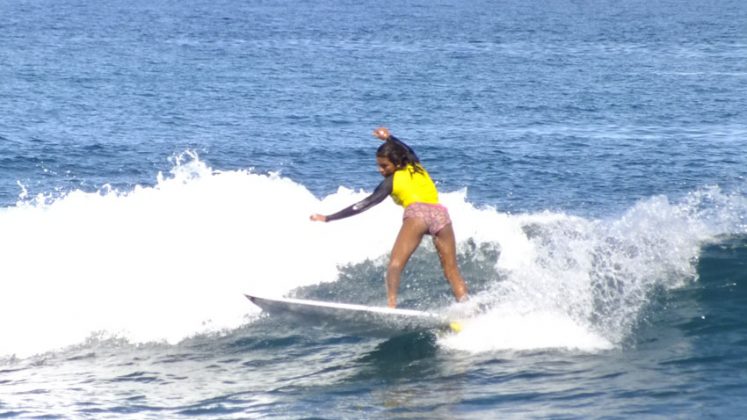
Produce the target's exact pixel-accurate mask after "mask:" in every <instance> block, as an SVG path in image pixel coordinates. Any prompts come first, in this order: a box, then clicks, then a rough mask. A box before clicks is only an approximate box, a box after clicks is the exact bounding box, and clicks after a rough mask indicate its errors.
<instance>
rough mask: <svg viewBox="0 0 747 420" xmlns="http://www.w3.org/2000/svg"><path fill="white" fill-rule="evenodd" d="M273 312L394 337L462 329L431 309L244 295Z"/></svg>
mask: <svg viewBox="0 0 747 420" xmlns="http://www.w3.org/2000/svg"><path fill="white" fill-rule="evenodd" d="M245 296H246V297H247V299H249V300H250V301H252V303H254V304H255V305H257V306H259V307H260V308H261V309H262V310H263V311H265V312H267V313H269V314H271V315H278V316H284V317H287V318H291V319H292V320H293V321H294V322H300V323H303V325H308V326H311V327H314V328H321V329H328V330H334V331H336V332H340V333H343V334H347V335H353V336H363V337H395V336H397V335H403V334H408V333H415V332H425V331H451V332H459V330H460V329H461V328H460V326H459V324H458V323H457V322H454V321H449V320H448V319H446V318H445V317H442V316H440V315H438V314H434V313H431V312H423V311H417V310H413V309H397V308H385V307H377V306H366V305H356V304H349V303H336V302H323V301H316V300H306V299H290V298H275V297H273V298H268V297H260V296H254V295H245Z"/></svg>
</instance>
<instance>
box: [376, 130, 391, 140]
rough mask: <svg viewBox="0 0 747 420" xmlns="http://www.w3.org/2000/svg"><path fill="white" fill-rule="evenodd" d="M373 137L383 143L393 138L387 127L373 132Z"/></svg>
mask: <svg viewBox="0 0 747 420" xmlns="http://www.w3.org/2000/svg"><path fill="white" fill-rule="evenodd" d="M373 135H374V136H375V137H378V138H379V140H381V141H387V140H388V139H389V137H391V134H390V133H389V129H388V128H386V127H379V128H377V129H376V130H374V131H373Z"/></svg>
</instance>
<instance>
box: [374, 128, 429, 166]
mask: <svg viewBox="0 0 747 420" xmlns="http://www.w3.org/2000/svg"><path fill="white" fill-rule="evenodd" d="M376 156H377V157H385V158H387V159H389V161H391V162H392V163H393V164H394V166H396V167H397V169H401V168H404V167H405V166H407V165H408V164H412V166H413V168H414V169H415V172H422V171H423V168H422V167H421V166H420V160H419V159H418V157H417V156H415V153H413V152H412V151H411V150H410V149H409V148H408V147H407V146H405V145H404V144H403V143H401V142H399V141H397V140H392V139H391V137H390V138H389V139H387V140H386V141H385V142H384V144H382V145H381V146H379V148H378V149H377V150H376Z"/></svg>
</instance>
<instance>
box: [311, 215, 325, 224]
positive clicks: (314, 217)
mask: <svg viewBox="0 0 747 420" xmlns="http://www.w3.org/2000/svg"><path fill="white" fill-rule="evenodd" d="M309 219H311V221H312V222H326V221H327V216H325V215H323V214H312V215H311V217H309Z"/></svg>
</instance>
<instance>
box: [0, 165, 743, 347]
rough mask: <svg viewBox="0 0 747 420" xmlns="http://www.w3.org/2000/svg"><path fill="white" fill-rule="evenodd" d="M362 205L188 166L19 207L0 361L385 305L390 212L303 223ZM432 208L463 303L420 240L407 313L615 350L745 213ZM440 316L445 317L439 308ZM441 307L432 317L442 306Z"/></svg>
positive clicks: (735, 202) (340, 196) (406, 293)
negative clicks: (295, 298) (450, 239)
mask: <svg viewBox="0 0 747 420" xmlns="http://www.w3.org/2000/svg"><path fill="white" fill-rule="evenodd" d="M367 194H368V192H366V191H353V190H350V189H346V188H343V187H340V188H339V189H338V191H336V192H335V193H333V194H330V195H328V196H326V197H324V198H322V199H318V198H316V197H315V196H314V195H313V194H312V193H311V192H309V190H308V189H307V188H306V187H305V186H304V185H301V184H299V183H297V182H293V181H291V180H290V179H288V178H285V177H283V176H281V175H279V174H273V173H269V174H261V173H255V172H253V171H251V170H235V171H219V170H214V169H212V168H210V167H208V166H207V165H206V164H205V163H204V162H202V161H201V160H200V159H199V158H198V157H197V156H196V155H195V154H194V153H184V154H182V155H181V156H180V157H178V158H177V159H176V160H175V163H174V166H173V168H172V169H171V170H170V172H169V173H168V174H165V175H163V174H159V175H158V177H157V180H156V182H155V184H154V186H152V187H151V186H148V187H135V188H134V189H131V190H128V191H121V190H117V189H115V188H111V187H106V188H103V189H101V190H99V191H98V192H83V191H78V190H75V191H71V192H69V193H67V194H64V195H62V196H55V197H52V196H45V195H43V194H42V195H38V196H35V197H22V198H21V201H19V202H18V204H16V205H15V206H13V207H7V208H3V209H1V210H0V231H2V232H4V235H3V236H2V238H1V239H0V254H2V255H3V256H5V258H4V263H3V264H2V269H1V270H2V278H3V279H5V280H4V281H3V282H2V283H0V318H2V319H13V320H16V321H15V322H12V323H3V324H2V331H0V336H2V337H3V340H2V341H1V342H0V354H1V355H18V356H24V355H30V354H35V353H39V352H45V351H50V350H54V349H58V348H63V347H66V346H70V345H74V344H77V343H81V342H84V341H85V340H86V339H88V338H90V337H91V336H96V337H118V338H124V339H126V340H128V341H129V342H131V343H147V342H168V343H177V342H179V341H181V340H183V339H185V338H188V337H192V336H195V335H197V334H204V333H208V332H225V331H231V330H234V329H236V328H239V327H241V326H242V325H245V324H246V323H247V322H253V320H254V319H255V318H256V315H257V314H258V310H257V309H256V308H254V307H253V306H252V305H250V304H248V302H247V301H246V299H245V298H244V297H243V295H242V293H244V292H254V293H259V294H264V295H287V294H295V295H299V296H305V297H312V298H320V299H328V300H337V301H346V302H351V303H365V304H372V305H381V304H383V303H384V288H383V277H384V270H385V265H386V261H387V255H388V252H389V249H390V247H391V244H392V243H393V241H394V238H395V236H396V234H397V229H398V226H399V218H400V217H401V209H400V208H399V207H397V206H395V205H394V204H393V203H391V202H390V201H386V202H385V203H383V204H382V205H379V206H377V207H376V208H374V209H372V210H370V211H368V212H366V213H365V214H363V215H360V216H357V217H354V218H350V219H346V220H342V221H338V222H334V223H329V224H322V223H312V222H310V221H309V220H308V216H309V211H310V209H311V210H312V211H318V212H322V213H325V212H332V211H335V210H338V209H339V208H342V207H344V206H346V205H349V204H350V203H352V202H355V201H357V200H359V199H361V198H363V197H365V196H366V195H367ZM442 201H443V202H444V203H445V204H446V205H447V206H448V207H449V209H450V212H451V214H452V218H453V220H454V224H455V229H456V233H457V239H458V242H459V243H458V247H459V262H460V265H461V267H462V271H463V274H464V276H465V278H466V279H467V281H468V282H469V285H470V287H471V289H472V299H471V301H470V302H469V303H468V304H466V305H458V306H457V305H451V306H449V303H450V302H451V297H450V295H449V290H448V287H447V284H446V282H445V281H444V280H443V276H442V274H441V272H440V266H439V263H438V257H437V255H436V253H435V249H434V247H433V245H432V244H431V243H430V241H428V240H426V241H424V242H423V245H422V246H421V248H420V249H419V250H418V252H416V254H415V255H414V256H413V259H412V260H411V261H410V264H409V265H408V268H407V270H406V272H405V277H404V278H403V284H402V286H401V287H402V291H401V300H400V304H401V306H403V307H408V306H409V307H416V308H419V309H429V310H445V311H449V312H451V313H454V314H455V316H468V317H469V320H468V321H466V322H465V329H464V331H463V333H462V334H459V335H458V336H452V337H447V338H442V339H440V340H441V344H442V345H444V346H446V347H448V348H454V349H461V350H467V351H473V352H481V351H488V350H495V349H515V350H523V349H538V348H569V349H580V350H585V351H596V350H600V349H609V348H614V347H618V346H622V345H624V343H625V341H626V339H627V338H629V337H630V335H631V332H632V331H633V330H634V329H635V327H636V325H637V323H638V322H639V321H640V320H641V318H642V316H643V315H644V314H645V313H646V309H647V307H648V306H650V305H651V302H652V299H654V298H655V296H656V294H657V293H658V292H661V291H667V290H674V289H678V288H681V287H682V286H684V285H687V284H691V283H692V282H693V281H695V280H696V279H697V277H698V273H697V271H696V267H697V262H698V258H699V255H700V250H701V247H702V246H703V245H704V244H705V243H709V242H714V241H718V240H719V238H720V237H721V236H723V235H740V234H744V233H745V230H746V228H745V222H744V217H745V213H746V212H745V209H747V203H746V202H745V201H746V200H745V198H744V197H742V196H740V195H733V194H731V195H730V194H725V193H723V192H721V191H720V190H719V189H716V188H712V189H703V190H699V191H694V192H692V193H691V194H689V195H688V196H687V197H685V198H684V199H682V200H680V201H677V202H671V201H670V200H668V199H667V197H664V196H656V197H651V198H649V199H646V200H642V201H640V202H638V203H637V204H636V205H634V206H633V207H632V208H630V209H628V210H627V211H625V212H624V213H622V214H618V215H610V216H609V217H607V218H604V219H586V218H582V217H576V216H573V215H568V214H564V213H558V212H550V211H545V212H540V213H535V214H507V213H502V212H500V211H498V210H496V209H494V208H491V207H476V206H475V205H473V204H472V203H470V202H468V201H467V200H466V191H465V190H461V191H454V192H446V193H444V194H442ZM444 307H446V309H442V308H444ZM439 308H441V309H439Z"/></svg>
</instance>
